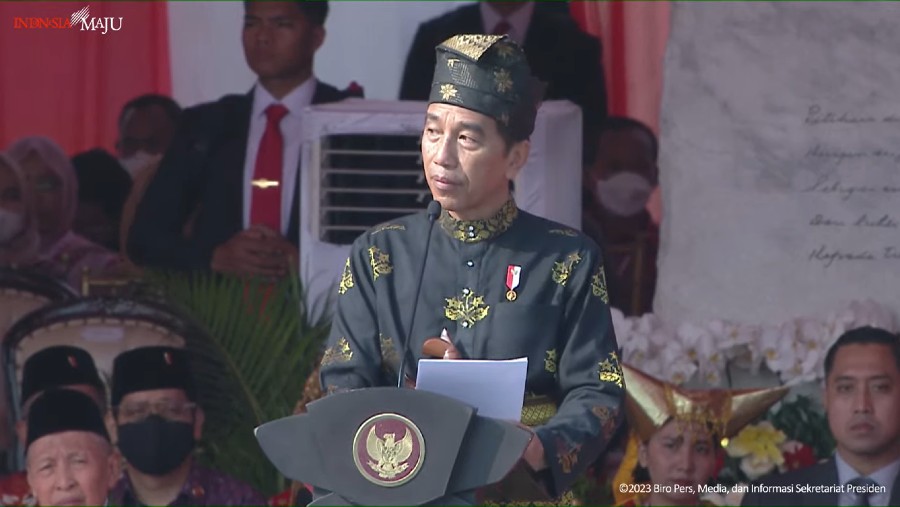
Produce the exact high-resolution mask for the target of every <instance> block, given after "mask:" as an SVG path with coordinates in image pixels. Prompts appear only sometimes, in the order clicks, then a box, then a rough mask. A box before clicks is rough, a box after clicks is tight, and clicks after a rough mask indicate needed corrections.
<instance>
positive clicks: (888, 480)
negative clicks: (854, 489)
mask: <svg viewBox="0 0 900 507" xmlns="http://www.w3.org/2000/svg"><path fill="white" fill-rule="evenodd" d="M834 462H835V465H837V473H838V484H845V485H846V484H847V483H848V482H850V481H852V480H853V479H856V478H857V477H862V476H861V475H860V473H859V472H857V471H856V470H855V469H854V468H853V467H852V466H850V464H849V463H847V462H846V461H844V459H843V458H841V454H840V453H839V452H835V453H834ZM897 473H900V460H897V461H894V462H893V463H891V464H889V465H887V466H885V467H882V468H880V469H878V470H876V471H874V472H872V473H871V474H869V475H867V476H866V477H868V478H869V479H872V480H873V481H875V482H877V483H878V485H879V486H883V488H882V489H881V492H879V493H873V494H871V495H869V505H872V506H875V505H889V503H888V502H889V501H890V500H891V493H892V492H893V489H894V481H895V480H896V479H897ZM845 487H846V486H845ZM858 501H859V497H857V495H856V494H854V493H849V492H847V491H844V492H843V493H841V494H840V495H838V505H859V504H858V503H857V502H858Z"/></svg>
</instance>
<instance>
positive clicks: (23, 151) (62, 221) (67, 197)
mask: <svg viewBox="0 0 900 507" xmlns="http://www.w3.org/2000/svg"><path fill="white" fill-rule="evenodd" d="M7 153H8V154H9V156H10V158H12V159H13V160H15V161H16V162H18V163H19V164H20V165H21V164H22V162H23V161H24V160H25V159H27V158H28V157H29V156H31V155H32V154H34V155H36V156H37V157H38V159H39V160H40V161H41V162H42V163H43V164H44V165H46V166H47V167H48V168H49V169H50V170H51V171H53V173H54V174H56V176H57V177H58V178H59V180H60V183H61V185H62V192H61V193H62V199H63V202H62V207H61V210H62V211H61V212H60V214H59V216H58V217H55V218H56V226H55V227H54V228H53V230H52V231H50V232H48V233H46V234H42V235H41V249H42V250H44V249H46V248H49V247H50V246H52V245H53V244H54V243H55V242H56V241H58V240H59V239H60V238H62V237H63V236H64V235H65V234H66V233H67V232H69V231H70V230H71V229H72V224H73V223H74V222H75V212H76V210H77V209H78V179H77V177H76V174H75V168H74V167H73V166H72V162H71V161H70V160H69V157H68V156H66V153H65V151H63V149H62V148H61V147H60V146H59V145H58V144H56V143H55V142H54V141H53V140H51V139H48V138H46V137H40V136H33V137H25V138H23V139H19V140H18V141H16V142H14V143H13V144H12V145H10V147H9V150H8V151H7Z"/></svg>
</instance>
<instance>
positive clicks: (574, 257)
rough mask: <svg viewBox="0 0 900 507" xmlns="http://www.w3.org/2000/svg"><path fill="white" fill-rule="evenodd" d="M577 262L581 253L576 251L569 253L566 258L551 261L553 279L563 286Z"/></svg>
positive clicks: (579, 260)
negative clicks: (559, 260)
mask: <svg viewBox="0 0 900 507" xmlns="http://www.w3.org/2000/svg"><path fill="white" fill-rule="evenodd" d="M579 262H581V255H579V254H578V252H574V253H570V254H569V255H568V256H567V257H566V260H564V261H562V262H555V263H553V281H554V282H556V283H558V284H560V285H562V286H565V285H566V282H568V281H569V277H570V276H571V275H572V271H573V270H574V269H575V266H576V265H578V263H579Z"/></svg>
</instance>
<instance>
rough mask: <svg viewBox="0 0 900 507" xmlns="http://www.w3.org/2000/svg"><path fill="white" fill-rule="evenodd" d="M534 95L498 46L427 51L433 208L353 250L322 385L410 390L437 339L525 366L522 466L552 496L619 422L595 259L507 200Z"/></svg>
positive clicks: (513, 49)
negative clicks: (526, 431)
mask: <svg viewBox="0 0 900 507" xmlns="http://www.w3.org/2000/svg"><path fill="white" fill-rule="evenodd" d="M543 89H544V86H543V84H542V83H540V82H539V81H538V80H537V79H535V78H534V77H533V76H532V74H531V71H530V69H529V67H528V63H527V60H526V58H525V54H524V52H523V51H522V49H521V48H520V47H519V46H518V45H516V44H515V43H514V42H512V41H511V40H509V39H508V38H507V37H506V36H487V35H459V36H455V37H452V38H450V39H448V40H446V41H445V42H443V43H442V44H441V45H439V46H438V47H437V66H436V68H435V73H434V79H433V82H432V85H431V94H430V98H429V106H428V111H427V114H426V118H425V125H424V129H423V133H422V160H423V165H424V171H425V177H426V179H427V181H428V186H429V188H430V189H431V192H432V194H433V196H434V199H435V200H436V201H437V202H438V203H440V205H441V206H440V207H437V209H438V210H439V209H441V208H442V209H443V211H437V210H435V209H434V208H435V206H434V205H432V206H430V208H429V209H430V210H431V212H430V213H420V214H417V215H411V216H408V217H404V218H402V219H399V220H397V221H395V222H391V223H385V224H382V225H380V226H376V227H374V228H373V229H371V230H370V231H368V232H366V233H365V234H363V235H362V236H360V237H359V238H358V239H357V240H356V242H355V243H354V244H353V247H352V250H351V254H350V258H349V259H348V260H347V263H346V267H345V269H344V273H343V276H342V277H341V281H340V284H339V288H338V294H339V296H338V299H337V307H336V313H335V318H334V324H333V326H332V332H331V336H330V337H329V340H328V347H327V349H326V352H325V355H324V358H323V360H322V365H321V380H322V385H323V386H324V388H325V389H326V390H327V392H328V393H334V392H339V391H344V390H353V389H359V388H366V387H376V386H388V385H391V384H394V383H397V380H396V379H397V378H398V377H399V376H400V374H398V373H399V371H398V370H400V369H404V370H405V371H404V372H403V373H402V374H403V375H406V376H407V377H408V378H410V379H414V378H415V374H416V365H417V361H418V359H420V358H422V357H425V354H424V352H423V345H424V343H425V341H426V340H427V339H430V338H433V337H436V336H439V335H441V333H442V330H444V329H446V330H447V334H448V335H449V337H450V341H451V342H452V344H453V347H452V351H453V355H454V356H458V357H459V358H460V359H463V360H465V359H498V360H499V359H512V358H520V357H527V358H528V373H527V379H526V391H527V393H523V394H524V395H525V397H526V402H525V406H526V408H525V410H524V411H523V419H522V422H523V423H526V424H528V425H529V426H531V427H532V431H533V436H534V437H536V438H532V440H531V443H530V444H529V445H528V448H527V450H526V451H525V454H524V455H523V461H524V462H525V463H526V464H527V468H528V469H529V470H530V472H532V475H533V476H534V477H536V478H537V479H538V480H539V482H540V483H541V484H542V485H543V486H544V487H545V488H546V490H547V492H548V493H549V495H550V496H553V497H559V496H560V495H562V494H563V492H565V491H567V490H568V488H569V487H570V486H571V485H572V482H573V481H574V480H575V479H576V478H577V477H578V476H579V475H580V474H581V473H582V472H583V471H584V470H585V469H586V468H587V467H588V466H590V465H591V464H592V463H593V462H594V461H595V460H596V459H597V458H598V456H599V455H600V454H601V453H602V452H603V451H604V449H605V448H606V445H607V442H608V441H609V439H610V437H611V436H612V435H613V434H614V432H615V431H616V429H617V427H618V426H619V425H620V423H621V421H622V410H621V403H622V397H623V390H624V385H623V375H622V370H621V368H620V366H619V359H618V356H617V351H618V347H617V345H616V338H615V335H614V332H613V327H612V321H611V318H610V312H609V305H608V303H609V297H608V293H607V287H606V276H605V273H604V268H603V260H602V258H601V255H600V250H599V248H598V247H597V245H596V244H595V243H594V242H593V241H592V240H590V239H589V238H588V237H587V236H585V235H583V234H581V233H580V232H578V231H575V230H573V229H571V228H568V227H565V226H562V225H560V224H557V223H554V222H551V221H548V220H545V219H543V218H540V217H537V216H534V215H531V214H529V213H527V212H525V211H522V210H520V209H518V207H517V206H516V202H515V199H514V197H513V193H512V189H511V187H512V185H511V182H512V181H513V180H514V179H515V177H516V174H517V173H518V172H519V170H520V169H521V168H522V167H523V166H524V164H525V162H526V160H527V159H528V154H529V149H530V143H529V137H530V135H531V133H532V131H533V130H534V122H535V117H536V115H537V109H538V107H539V106H540V101H541V96H542V93H543ZM432 232H433V234H432ZM404 356H405V357H406V358H407V360H406V361H404V360H403V359H404ZM402 364H406V365H407V367H406V368H403V366H402Z"/></svg>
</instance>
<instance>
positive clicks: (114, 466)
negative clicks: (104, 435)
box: [106, 447, 122, 489]
mask: <svg viewBox="0 0 900 507" xmlns="http://www.w3.org/2000/svg"><path fill="white" fill-rule="evenodd" d="M106 459H107V466H108V467H109V468H108V470H109V476H108V477H107V478H106V483H107V487H108V488H109V489H113V487H114V486H115V485H116V483H117V482H119V477H121V475H122V456H120V455H119V451H118V450H117V449H116V448H115V447H113V448H112V449H110V451H109V456H107V458H106Z"/></svg>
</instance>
